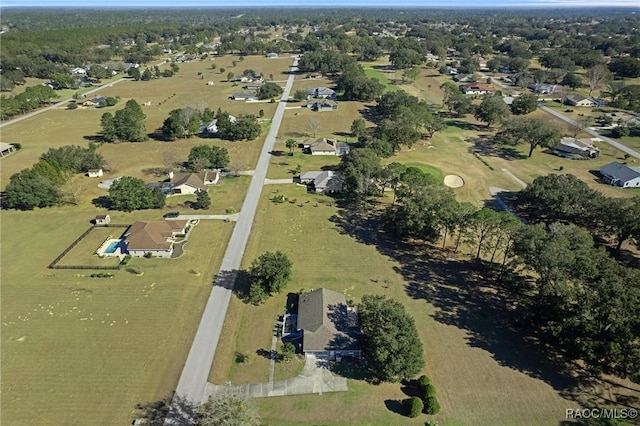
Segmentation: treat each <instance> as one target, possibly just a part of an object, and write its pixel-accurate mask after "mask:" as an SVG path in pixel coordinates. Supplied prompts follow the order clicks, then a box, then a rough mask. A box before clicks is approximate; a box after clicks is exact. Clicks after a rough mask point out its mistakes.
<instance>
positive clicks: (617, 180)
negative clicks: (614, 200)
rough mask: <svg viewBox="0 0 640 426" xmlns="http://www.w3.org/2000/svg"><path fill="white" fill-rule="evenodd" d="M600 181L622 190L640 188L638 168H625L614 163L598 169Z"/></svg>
mask: <svg viewBox="0 0 640 426" xmlns="http://www.w3.org/2000/svg"><path fill="white" fill-rule="evenodd" d="M600 174H601V175H602V180H603V181H605V182H606V183H608V184H610V185H613V186H620V187H622V188H639V187H640V166H635V167H631V166H627V165H626V164H621V163H618V162H617V161H614V162H612V163H609V164H607V165H604V166H602V167H601V168H600Z"/></svg>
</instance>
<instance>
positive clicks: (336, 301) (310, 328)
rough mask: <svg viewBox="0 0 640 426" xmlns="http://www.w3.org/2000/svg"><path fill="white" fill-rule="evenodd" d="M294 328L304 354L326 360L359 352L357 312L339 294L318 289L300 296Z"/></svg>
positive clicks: (353, 355) (350, 355)
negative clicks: (300, 335) (299, 334)
mask: <svg viewBox="0 0 640 426" xmlns="http://www.w3.org/2000/svg"><path fill="white" fill-rule="evenodd" d="M296 328H297V329H298V330H300V331H301V332H302V352H304V354H305V355H306V354H312V355H315V356H316V357H318V358H323V359H329V360H335V359H336V358H341V357H360V356H361V355H362V351H361V349H360V343H359V342H358V338H359V336H360V328H359V326H358V315H357V313H356V312H355V310H353V309H352V308H349V307H348V306H347V301H346V299H345V297H344V295H343V294H342V293H338V292H335V291H332V290H328V289H326V288H319V289H317V290H313V291H310V292H308V293H304V294H302V295H300V297H299V298H298V318H297V326H296Z"/></svg>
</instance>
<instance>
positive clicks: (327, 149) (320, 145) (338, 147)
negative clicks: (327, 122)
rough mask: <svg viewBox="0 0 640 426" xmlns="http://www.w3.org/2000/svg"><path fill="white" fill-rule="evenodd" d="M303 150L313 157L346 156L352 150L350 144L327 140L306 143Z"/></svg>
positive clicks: (320, 139)
mask: <svg viewBox="0 0 640 426" xmlns="http://www.w3.org/2000/svg"><path fill="white" fill-rule="evenodd" d="M302 149H303V151H305V152H307V153H310V154H311V155H346V154H348V153H349V150H350V149H349V144H347V143H345V142H338V141H336V140H335V139H327V138H319V139H315V140H309V141H306V142H305V143H304V144H303V145H302Z"/></svg>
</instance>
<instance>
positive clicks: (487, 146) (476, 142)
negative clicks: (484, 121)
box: [466, 135, 527, 161]
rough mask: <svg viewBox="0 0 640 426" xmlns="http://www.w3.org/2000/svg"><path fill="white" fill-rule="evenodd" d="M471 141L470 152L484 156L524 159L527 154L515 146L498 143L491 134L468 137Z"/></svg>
mask: <svg viewBox="0 0 640 426" xmlns="http://www.w3.org/2000/svg"><path fill="white" fill-rule="evenodd" d="M466 142H469V143H471V146H470V147H469V153H471V154H473V155H475V156H476V157H477V156H483V157H499V158H502V159H505V160H509V161H512V160H524V159H526V158H527V156H526V155H524V154H523V153H521V152H520V151H518V149H516V148H515V147H513V146H508V145H504V144H500V143H498V142H497V141H496V140H495V138H494V137H493V136H491V135H480V136H478V137H477V138H470V139H467V140H466Z"/></svg>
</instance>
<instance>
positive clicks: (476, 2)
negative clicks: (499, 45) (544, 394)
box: [0, 0, 640, 9]
mask: <svg viewBox="0 0 640 426" xmlns="http://www.w3.org/2000/svg"><path fill="white" fill-rule="evenodd" d="M11 6H40V7H43V6H44V7H117V8H122V7H131V6H134V7H207V6H208V7H215V6H226V7H230V6H233V7H248V6H262V7H266V6H296V7H305V6H313V7H321V6H342V7H346V6H364V7H406V6H412V7H476V8H477V7H492V6H493V7H505V6H513V7H535V8H538V7H546V8H549V7H585V6H608V7H612V6H628V7H635V8H639V9H640V0H458V1H455V2H452V1H451V0H426V1H425V0H414V1H411V0H316V1H313V2H310V1H308V0H306V1H305V0H235V1H228V0H226V1H220V0H180V1H162V0H135V1H132V0H98V1H96V0H0V7H11Z"/></svg>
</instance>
